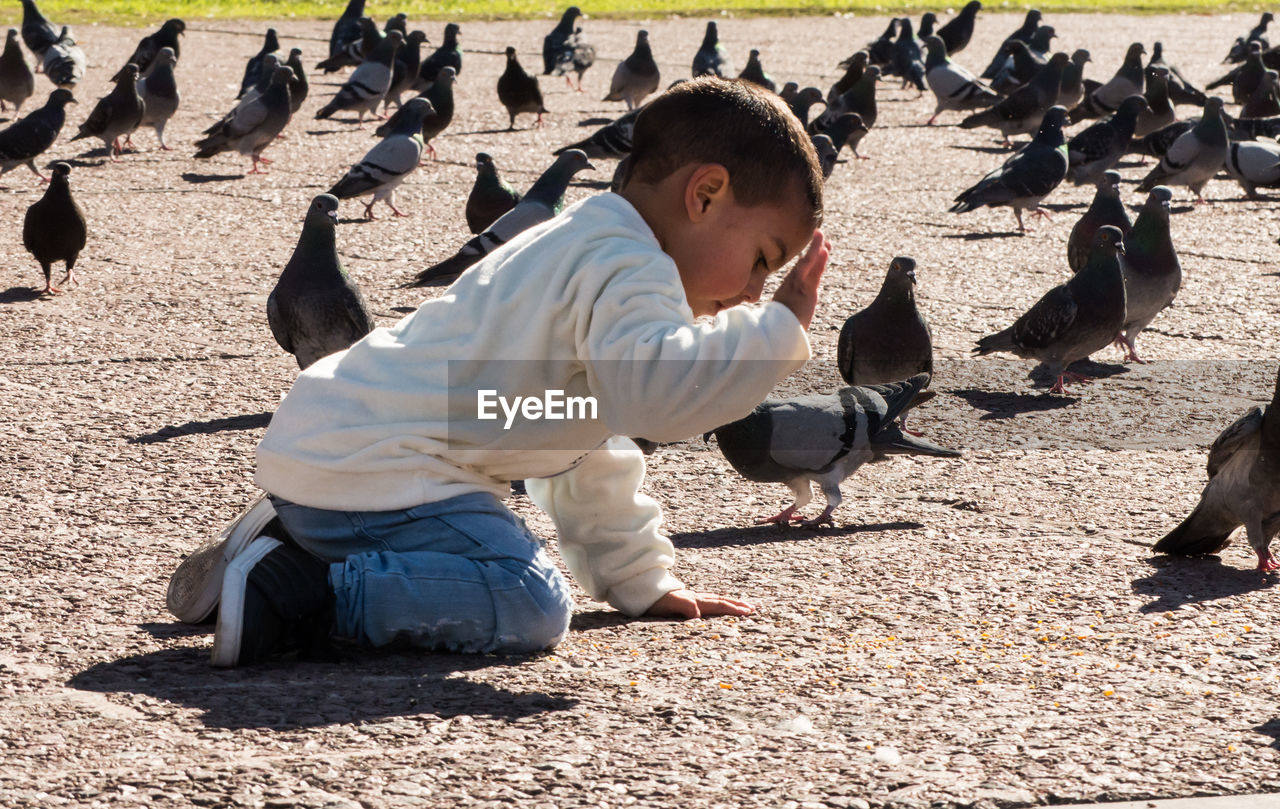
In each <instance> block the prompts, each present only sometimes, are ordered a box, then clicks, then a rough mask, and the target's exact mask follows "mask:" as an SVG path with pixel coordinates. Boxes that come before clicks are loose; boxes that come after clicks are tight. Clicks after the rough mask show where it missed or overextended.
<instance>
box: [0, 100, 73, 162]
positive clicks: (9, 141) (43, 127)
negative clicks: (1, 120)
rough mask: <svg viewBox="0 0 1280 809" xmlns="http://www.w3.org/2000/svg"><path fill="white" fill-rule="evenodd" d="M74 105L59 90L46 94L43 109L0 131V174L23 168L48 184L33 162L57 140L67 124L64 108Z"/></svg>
mask: <svg viewBox="0 0 1280 809" xmlns="http://www.w3.org/2000/svg"><path fill="white" fill-rule="evenodd" d="M74 103H76V100H75V99H74V98H72V97H71V91H70V90H67V89H65V88H62V87H59V88H58V89H56V90H54V91H53V92H52V93H50V94H49V99H48V100H47V101H46V102H45V103H44V106H43V107H41V108H40V109H38V110H36V111H35V112H33V113H31V114H30V115H28V116H27V117H26V118H21V119H19V120H17V121H14V122H13V123H12V124H10V125H9V126H7V127H5V128H4V129H0V174H5V173H7V172H9V171H12V170H13V169H16V168H17V167H18V166H26V167H27V168H29V169H31V171H32V173H33V174H35V175H36V176H37V177H39V178H40V179H41V180H45V181H48V179H49V178H47V177H45V176H44V175H43V174H41V173H40V169H38V168H36V158H37V157H39V156H40V155H42V154H44V152H45V150H46V149H48V148H49V147H50V146H52V145H53V142H54V141H55V140H57V139H58V133H59V132H61V131H62V125H63V124H64V123H66V120H67V110H66V107H67V105H68V104H74Z"/></svg>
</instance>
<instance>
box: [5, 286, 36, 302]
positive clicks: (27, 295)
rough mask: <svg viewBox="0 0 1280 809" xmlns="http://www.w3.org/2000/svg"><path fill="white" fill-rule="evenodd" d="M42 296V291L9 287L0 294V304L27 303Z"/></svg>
mask: <svg viewBox="0 0 1280 809" xmlns="http://www.w3.org/2000/svg"><path fill="white" fill-rule="evenodd" d="M43 296H44V290H41V289H36V288H35V287H9V288H8V289H6V290H5V291H4V292H0V303H29V302H31V301H34V300H39V299H40V298H41V297H43Z"/></svg>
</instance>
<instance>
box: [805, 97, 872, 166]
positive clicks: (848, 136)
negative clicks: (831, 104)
mask: <svg viewBox="0 0 1280 809" xmlns="http://www.w3.org/2000/svg"><path fill="white" fill-rule="evenodd" d="M817 134H819V135H826V136H827V138H829V139H830V141H831V145H832V146H833V147H834V148H835V154H834V155H832V157H831V161H832V168H834V167H835V160H836V159H837V158H838V157H839V156H840V151H841V150H842V149H844V147H845V146H848V147H849V148H850V149H851V150H852V151H853V156H854V157H855V158H857V159H858V160H866V159H867V158H866V157H863V156H862V155H860V154H858V144H859V143H861V142H862V138H863V136H865V135H866V134H867V125H866V123H865V122H864V121H863V120H862V116H861V115H859V114H858V113H856V112H846V113H842V114H841V115H840V116H839V117H837V118H836V119H835V120H834V121H832V122H831V124H830V125H829V126H828V127H827V128H826V130H825V131H823V132H819V133H817ZM814 137H817V135H814ZM823 170H824V171H826V169H825V168H824V169H823ZM824 176H830V172H829V171H827V172H826V174H825V175H824Z"/></svg>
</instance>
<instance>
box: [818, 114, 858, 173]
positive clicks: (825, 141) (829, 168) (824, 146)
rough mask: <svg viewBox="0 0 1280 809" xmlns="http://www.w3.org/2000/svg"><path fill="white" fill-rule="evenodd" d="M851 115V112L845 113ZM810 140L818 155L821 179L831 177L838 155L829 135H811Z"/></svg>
mask: <svg viewBox="0 0 1280 809" xmlns="http://www.w3.org/2000/svg"><path fill="white" fill-rule="evenodd" d="M847 114H848V115H853V113H851V112H850V113H847ZM810 140H812V141H813V151H814V152H815V153H816V154H817V155H818V165H819V166H821V167H822V179H824V180H829V179H831V172H833V171H835V169H836V158H837V157H838V156H839V155H840V152H839V150H837V149H836V147H835V144H834V143H832V141H831V136H830V135H828V134H826V133H825V132H823V133H819V134H817V135H813V136H812V137H811V138H810Z"/></svg>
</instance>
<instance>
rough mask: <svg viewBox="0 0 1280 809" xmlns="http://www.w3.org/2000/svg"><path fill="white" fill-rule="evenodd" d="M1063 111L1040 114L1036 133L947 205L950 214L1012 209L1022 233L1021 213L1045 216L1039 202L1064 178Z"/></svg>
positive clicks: (1065, 167) (1050, 110) (1051, 110)
mask: <svg viewBox="0 0 1280 809" xmlns="http://www.w3.org/2000/svg"><path fill="white" fill-rule="evenodd" d="M1066 118H1067V111H1066V110H1065V109H1063V108H1062V107H1050V108H1049V111H1048V112H1046V113H1045V114H1044V120H1043V121H1042V122H1041V124H1040V131H1038V132H1037V133H1036V136H1035V139H1033V140H1032V141H1031V143H1029V144H1028V145H1027V146H1026V147H1024V148H1023V149H1022V150H1021V151H1020V152H1017V153H1016V154H1014V155H1013V156H1012V157H1010V158H1009V159H1008V160H1006V161H1005V162H1004V165H1002V166H1001V167H1000V168H998V169H996V170H995V171H993V172H991V173H990V174H988V175H987V176H985V177H983V178H982V179H981V180H979V181H978V183H977V184H976V185H974V186H972V187H971V188H969V189H967V190H965V191H964V192H962V193H961V194H960V195H959V196H958V197H956V199H955V203H956V204H955V205H953V206H951V209H950V210H951V212H952V213H965V212H966V211H972V210H974V209H976V208H981V207H983V206H988V207H992V208H995V207H999V206H1002V205H1008V206H1009V207H1011V208H1013V216H1014V218H1015V219H1017V220H1018V231H1019V232H1022V233H1025V232H1026V226H1025V225H1023V223H1022V212H1023V211H1031V213H1032V215H1035V216H1044V217H1048V214H1047V213H1046V212H1045V211H1043V210H1041V208H1040V200H1042V199H1044V198H1045V197H1047V196H1048V195H1049V194H1050V192H1052V191H1053V189H1055V188H1057V187H1058V185H1059V184H1060V183H1061V182H1062V180H1063V178H1064V177H1066V176H1067V148H1066V144H1065V143H1063V139H1062V125H1063V123H1064V122H1065V121H1066Z"/></svg>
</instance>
